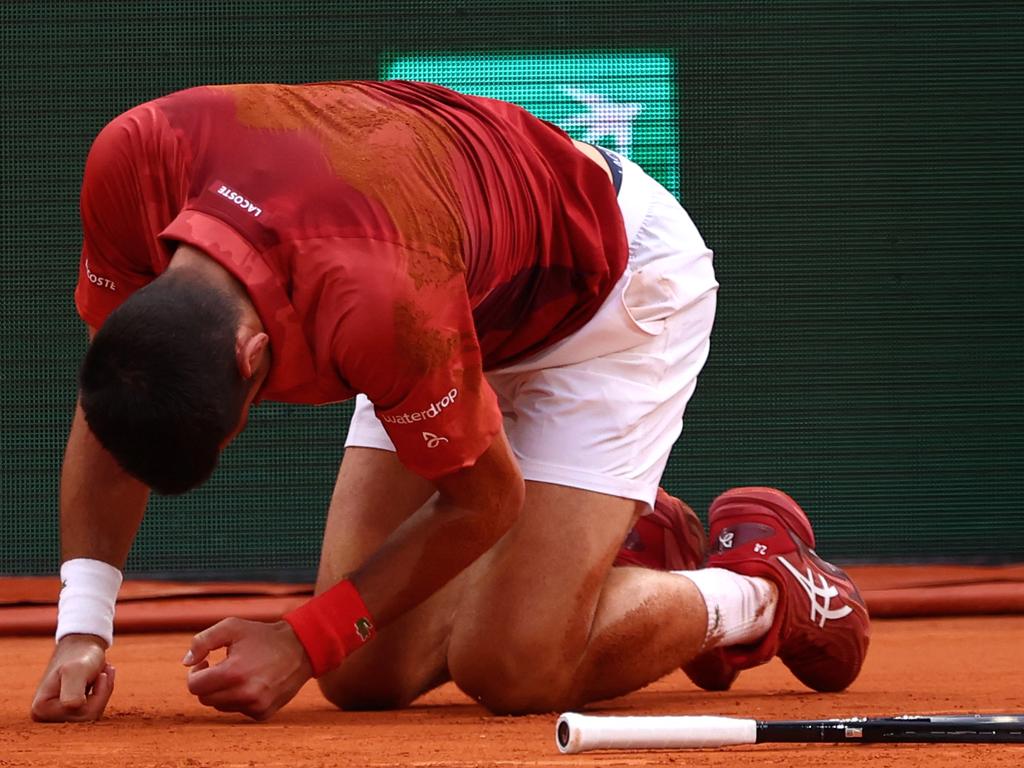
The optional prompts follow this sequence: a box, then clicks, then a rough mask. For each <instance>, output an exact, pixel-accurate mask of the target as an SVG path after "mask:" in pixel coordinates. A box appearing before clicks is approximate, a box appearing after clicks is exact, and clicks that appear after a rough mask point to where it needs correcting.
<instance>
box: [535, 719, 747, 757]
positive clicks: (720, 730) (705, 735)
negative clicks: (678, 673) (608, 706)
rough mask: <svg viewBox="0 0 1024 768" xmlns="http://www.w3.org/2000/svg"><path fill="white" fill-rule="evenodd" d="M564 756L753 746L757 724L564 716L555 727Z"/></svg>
mask: <svg viewBox="0 0 1024 768" xmlns="http://www.w3.org/2000/svg"><path fill="white" fill-rule="evenodd" d="M555 743H556V744H558V749H559V751H560V752H562V753H564V754H575V753H577V752H586V751H588V750H591V749H677V748H691V749H698V748H700V747H727V746H732V745H735V744H756V743H757V721H756V720H746V719H743V718H738V717H715V716H710V715H671V716H669V715H651V716H637V717H626V716H599V715H581V714H578V713H576V712H566V713H564V714H563V715H561V716H560V717H559V718H558V722H557V723H556V725H555Z"/></svg>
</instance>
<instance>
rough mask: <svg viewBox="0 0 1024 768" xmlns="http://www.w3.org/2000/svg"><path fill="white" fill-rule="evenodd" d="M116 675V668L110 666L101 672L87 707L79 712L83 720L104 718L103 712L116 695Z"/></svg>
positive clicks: (94, 684) (88, 699) (90, 694)
mask: <svg viewBox="0 0 1024 768" xmlns="http://www.w3.org/2000/svg"><path fill="white" fill-rule="evenodd" d="M114 675H115V672H114V668H113V667H112V666H110V665H109V664H108V665H107V666H105V667H104V668H103V671H102V672H100V674H99V677H97V678H96V682H95V683H93V685H92V691H91V692H90V693H89V695H88V698H87V700H86V702H85V706H83V707H82V708H81V709H80V711H79V714H80V715H81V718H82V719H83V720H99V719H100V717H102V715H103V710H104V709H106V708H107V702H108V701H110V697H111V695H112V694H113V693H114Z"/></svg>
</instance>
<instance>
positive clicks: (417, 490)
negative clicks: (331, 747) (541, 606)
mask: <svg viewBox="0 0 1024 768" xmlns="http://www.w3.org/2000/svg"><path fill="white" fill-rule="evenodd" d="M389 449H390V450H389ZM433 493H434V488H433V486H432V485H431V484H430V483H429V482H428V481H426V480H424V479H423V478H421V477H418V476H417V475H415V474H413V473H412V472H410V471H409V470H408V469H406V468H405V467H404V466H402V464H401V462H399V461H398V459H397V457H396V456H395V454H394V452H393V448H391V444H390V441H388V440H387V435H386V434H385V433H384V431H383V428H381V427H380V424H379V422H377V420H376V419H375V418H374V417H373V410H372V406H371V405H370V404H369V402H368V401H366V399H365V398H360V399H359V400H358V402H357V406H356V413H355V414H354V416H353V419H352V424H351V426H350V428H349V438H348V441H347V443H346V449H345V456H344V458H343V459H342V462H341V468H340V470H339V471H338V479H337V482H336V484H335V487H334V493H333V495H332V497H331V505H330V508H329V510H328V513H327V522H326V525H325V527H324V539H323V546H322V551H321V555H320V569H319V573H318V575H317V583H316V591H317V593H320V592H323V591H324V590H326V589H329V588H330V587H332V586H334V585H335V584H337V583H338V582H339V581H341V580H342V579H343V578H345V576H346V575H348V574H349V573H351V572H352V571H353V570H355V569H356V568H358V567H359V566H360V565H361V564H362V563H363V562H364V561H365V560H366V559H367V558H368V557H369V556H370V555H372V554H373V553H374V552H375V551H376V550H377V549H378V548H379V547H380V545H381V544H383V542H384V541H385V540H386V539H387V538H388V536H390V535H391V534H392V533H393V532H394V531H395V530H396V529H397V528H398V527H399V526H400V525H401V524H402V523H403V522H404V521H405V520H406V519H407V518H408V517H409V516H410V515H412V513H413V512H415V511H416V510H417V509H419V508H420V507H421V506H422V505H423V504H424V503H425V502H426V501H427V499H429V498H430V496H431V495H432V494H433ZM458 588H459V587H458V584H449V585H448V586H447V587H446V588H445V589H443V590H441V592H439V593H438V594H437V595H435V596H434V597H432V598H431V599H430V600H428V601H426V602H425V603H424V604H423V605H421V606H419V607H418V608H417V609H415V610H414V611H411V612H409V613H408V614H407V615H405V616H403V617H402V618H401V619H399V620H398V621H396V622H394V623H393V624H391V625H389V626H388V627H385V628H383V629H381V630H380V632H379V633H378V635H377V637H376V638H375V639H374V641H373V642H372V643H370V644H368V645H366V646H365V647H363V648H361V649H360V650H359V652H358V653H355V654H353V655H352V656H351V657H350V658H348V659H346V660H345V663H344V664H343V665H342V666H341V667H340V668H338V669H337V670H335V671H333V672H331V673H328V674H327V675H325V676H323V677H321V678H320V679H319V680H318V682H319V684H320V688H321V690H322V691H323V693H324V695H325V696H326V697H327V698H328V699H329V700H330V701H332V702H333V703H335V704H336V705H338V706H340V707H342V708H344V709H388V708H394V707H400V706H404V705H405V704H408V703H409V702H410V701H412V700H413V699H414V698H416V696H418V695H419V694H421V693H423V692H424V691H427V690H429V689H430V688H433V687H434V686H436V685H438V684H440V683H442V682H444V681H445V680H446V679H447V671H446V667H445V653H446V649H447V638H448V631H449V626H450V622H449V621H447V620H442V619H441V618H440V617H444V616H448V615H450V613H451V611H450V610H448V611H447V612H446V611H445V610H444V609H443V607H442V606H443V605H445V604H452V603H454V601H455V599H456V597H457V594H458ZM435 617H438V618H436V619H435Z"/></svg>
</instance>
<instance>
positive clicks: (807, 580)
mask: <svg viewBox="0 0 1024 768" xmlns="http://www.w3.org/2000/svg"><path fill="white" fill-rule="evenodd" d="M779 562H780V563H782V564H783V565H784V566H786V570H788V571H789V572H790V573H791V574H793V578H794V579H796V581H797V583H798V584H799V585H800V586H801V587H803V588H804V592H806V593H807V598H808V599H809V600H810V602H811V621H813V622H814V623H816V624H817V625H818V626H819V627H821V628H822V629H824V628H825V622H826V621H835V620H836V619H841V618H843V617H844V616H849V615H850V614H851V613H853V608H851V607H850V606H848V605H844V606H842V607H840V608H833V607H832V598H834V597H839V589H838V588H837V587H836V586H835V585H834V584H829V583H828V580H827V579H826V578H825V577H824V575H822V574H819V578H820V579H821V583H820V584H819V583H817V582H815V580H814V571H812V570H811V569H810V567H808V568H807V575H804V574H802V573H800V571H798V570H797V569H796V568H794V567H793V565H792V564H791V563H790V562H789V561H788V560H787V559H786V558H784V557H782V556H781V555H779ZM819 599H820V602H819Z"/></svg>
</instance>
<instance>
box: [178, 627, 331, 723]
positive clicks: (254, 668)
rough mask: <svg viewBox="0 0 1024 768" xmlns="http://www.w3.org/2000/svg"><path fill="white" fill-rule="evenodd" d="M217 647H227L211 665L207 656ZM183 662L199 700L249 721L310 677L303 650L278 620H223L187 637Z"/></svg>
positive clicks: (272, 708)
mask: <svg viewBox="0 0 1024 768" xmlns="http://www.w3.org/2000/svg"><path fill="white" fill-rule="evenodd" d="M217 648H227V651H228V655H227V658H226V659H224V660H223V661H222V662H220V663H219V664H214V665H213V666H210V663H209V661H208V660H207V658H206V657H207V656H208V655H209V653H210V652H211V651H213V650H215V649H217ZM183 663H184V664H185V665H186V666H187V667H190V669H189V673H188V690H189V692H191V693H192V694H194V695H195V696H197V697H198V698H199V703H201V704H204V705H206V706H208V707H213V708H214V709H218V710H220V711H221V712H241V713H242V714H243V715H248V716H249V717H251V718H253V719H254V720H266V719H267V718H268V717H270V716H271V715H273V714H274V713H275V712H277V710H279V709H280V708H281V707H283V706H284V705H285V704H287V703H288V702H289V701H291V700H292V698H294V696H295V694H297V693H298V692H299V689H300V688H301V687H302V686H303V685H304V684H305V682H306V681H307V680H309V679H310V678H311V677H312V676H313V667H312V665H311V664H310V662H309V657H307V656H306V650H305V649H304V648H303V647H302V643H300V642H299V640H298V638H297V637H295V633H294V632H293V631H292V628H291V627H290V626H289V625H288V624H287V623H286V622H283V621H278V622H275V623H273V624H266V623H263V622H260V621H246V620H244V619H224V620H223V621H221V622H218V623H217V624H214V625H213V626H212V627H210V628H209V629H206V630H203V631H202V632H200V633H199V634H198V635H196V636H195V637H193V638H192V647H191V649H190V650H189V652H188V653H186V654H185V658H184V659H183Z"/></svg>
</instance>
